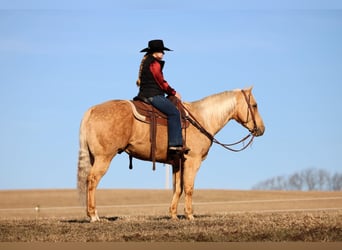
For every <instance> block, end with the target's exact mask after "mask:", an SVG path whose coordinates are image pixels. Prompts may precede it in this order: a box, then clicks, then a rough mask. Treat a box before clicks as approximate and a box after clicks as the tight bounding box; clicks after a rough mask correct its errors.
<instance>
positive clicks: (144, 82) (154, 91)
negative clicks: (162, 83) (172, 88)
mask: <svg viewBox="0 0 342 250" xmlns="http://www.w3.org/2000/svg"><path fill="white" fill-rule="evenodd" d="M154 61H156V62H157V63H159V64H160V67H161V70H163V67H164V63H165V62H164V61H159V60H157V59H155V58H154V57H153V56H152V55H148V56H147V58H146V59H145V61H144V63H143V66H142V70H141V75H140V89H139V94H138V96H142V97H146V98H148V97H153V96H156V95H164V91H163V90H162V89H161V88H160V87H159V85H158V83H157V81H156V80H155V79H154V77H153V75H152V72H151V70H150V65H151V63H152V62H154Z"/></svg>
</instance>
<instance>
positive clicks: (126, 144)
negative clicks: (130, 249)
mask: <svg viewBox="0 0 342 250" xmlns="http://www.w3.org/2000/svg"><path fill="white" fill-rule="evenodd" d="M129 102H130V101H128V100H112V101H108V102H105V103H102V104H99V105H97V106H94V107H92V108H90V109H89V110H88V111H87V112H86V113H85V115H84V117H83V120H82V123H81V127H80V150H79V160H78V190H79V193H80V195H81V198H83V199H84V200H85V201H86V206H87V215H88V216H89V217H90V220H91V221H92V222H93V221H98V220H99V216H98V214H97V210H96V205H95V190H96V187H97V185H98V183H99V181H100V179H101V178H102V176H103V175H104V174H105V173H106V171H107V169H108V167H109V165H110V162H111V160H112V159H113V157H114V156H115V155H116V154H117V153H120V152H123V151H125V152H126V153H128V154H129V155H131V156H133V157H136V158H138V159H141V160H147V161H150V160H151V152H150V151H151V143H150V126H149V124H146V123H143V122H141V121H138V120H137V119H135V117H134V115H133V112H132V106H131V104H130V103H129ZM183 105H184V107H185V108H186V109H187V110H188V111H189V112H190V113H191V114H192V116H193V117H194V118H195V119H196V121H197V122H198V123H199V124H201V126H202V128H203V129H204V130H205V132H206V133H203V131H202V132H201V131H200V130H199V129H198V128H197V127H195V126H194V125H193V124H191V125H190V126H189V127H188V128H187V129H186V132H185V133H184V136H186V144H187V146H188V147H189V148H190V149H191V150H190V152H189V153H188V154H187V155H185V156H184V159H183V160H184V161H183V163H182V164H180V163H179V164H174V165H173V198H172V202H171V206H170V213H171V217H172V218H174V219H176V218H177V207H178V201H179V198H180V196H181V194H182V192H183V190H184V193H185V208H184V212H185V216H186V218H188V219H190V220H192V219H194V217H193V211H192V194H193V192H194V181H195V176H196V173H197V171H198V169H199V168H200V165H201V162H202V161H203V160H204V159H205V158H206V156H207V154H208V151H209V148H210V147H211V145H212V142H213V137H212V138H210V136H208V133H209V135H212V136H214V135H215V134H216V133H217V132H218V131H220V129H222V128H223V126H224V125H225V124H227V123H228V122H229V121H230V120H231V119H234V120H236V121H237V122H238V123H240V124H241V125H243V126H244V127H246V128H247V129H248V130H249V131H250V132H251V133H252V134H253V136H261V135H262V134H263V133H264V131H265V126H264V123H263V121H262V118H261V117H260V114H259V112H258V109H257V104H256V101H255V99H254V97H253V95H252V88H248V89H244V90H239V89H237V90H232V91H226V92H222V93H219V94H215V95H211V96H208V97H206V98H204V99H201V100H199V101H195V102H190V103H186V102H185V103H183ZM183 131H184V130H183ZM156 145H157V146H156V152H155V159H156V161H157V162H161V163H167V162H168V157H167V128H166V126H158V129H157V138H156ZM179 165H181V166H179Z"/></svg>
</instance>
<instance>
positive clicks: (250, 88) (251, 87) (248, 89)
mask: <svg viewBox="0 0 342 250" xmlns="http://www.w3.org/2000/svg"><path fill="white" fill-rule="evenodd" d="M253 87H254V86H253V85H251V86H250V87H248V88H246V90H247V91H251V92H252V89H253Z"/></svg>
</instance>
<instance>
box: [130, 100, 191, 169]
mask: <svg viewBox="0 0 342 250" xmlns="http://www.w3.org/2000/svg"><path fill="white" fill-rule="evenodd" d="M168 99H169V100H170V101H171V102H172V103H173V104H174V105H175V106H176V107H177V109H178V110H179V112H180V115H181V124H182V129H185V128H187V127H188V126H189V121H187V120H186V118H185V117H186V116H187V112H186V111H185V110H184V108H183V105H182V104H181V102H180V100H179V99H178V98H177V97H175V96H169V97H168ZM132 103H133V105H134V107H135V109H136V112H133V113H134V116H135V118H136V119H138V120H139V121H142V122H145V123H148V124H150V142H151V161H152V162H153V167H152V169H153V170H155V162H156V157H155V153H156V134H157V125H161V126H167V115H165V114H164V113H162V112H161V111H159V110H158V109H156V108H155V107H153V106H152V105H151V104H150V102H149V101H148V99H147V98H143V97H139V96H136V97H134V98H133V101H132ZM184 144H185V140H184ZM168 158H169V156H168ZM181 158H183V155H181ZM129 160H130V164H129V168H130V169H132V168H133V165H132V156H131V155H129ZM168 160H169V162H170V163H173V162H174V161H175V160H179V158H178V159H168Z"/></svg>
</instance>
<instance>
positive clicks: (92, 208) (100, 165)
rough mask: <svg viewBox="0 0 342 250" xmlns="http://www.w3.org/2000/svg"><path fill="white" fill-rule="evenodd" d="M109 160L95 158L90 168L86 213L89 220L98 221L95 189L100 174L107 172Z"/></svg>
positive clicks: (100, 176)
mask: <svg viewBox="0 0 342 250" xmlns="http://www.w3.org/2000/svg"><path fill="white" fill-rule="evenodd" d="M109 164H110V160H108V159H106V158H101V157H98V158H95V162H94V166H93V167H92V169H91V170H90V173H89V175H88V179H87V215H88V216H89V217H90V222H95V221H100V217H99V216H98V214H97V210H96V198H95V191H96V187H97V185H98V184H99V182H100V180H101V178H102V176H103V175H104V174H105V173H106V172H107V169H108V167H109Z"/></svg>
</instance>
